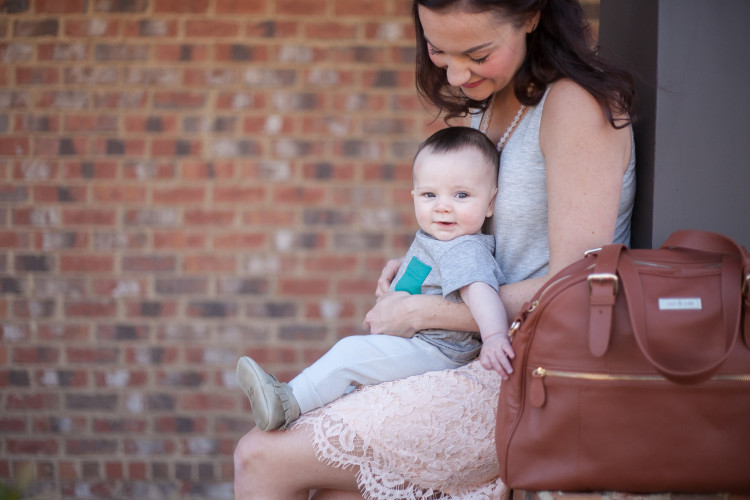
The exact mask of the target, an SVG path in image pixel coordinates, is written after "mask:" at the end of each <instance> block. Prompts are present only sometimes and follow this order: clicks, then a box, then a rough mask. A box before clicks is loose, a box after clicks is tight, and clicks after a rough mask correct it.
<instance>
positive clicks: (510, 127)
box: [479, 94, 526, 153]
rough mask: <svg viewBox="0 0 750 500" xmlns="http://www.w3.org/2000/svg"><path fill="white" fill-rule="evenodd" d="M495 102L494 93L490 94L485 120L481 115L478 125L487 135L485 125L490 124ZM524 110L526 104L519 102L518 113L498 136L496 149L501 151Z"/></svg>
mask: <svg viewBox="0 0 750 500" xmlns="http://www.w3.org/2000/svg"><path fill="white" fill-rule="evenodd" d="M494 103H495V94H492V97H490V102H489V103H488V104H487V113H486V118H487V119H486V120H484V118H485V117H482V125H481V126H480V127H479V130H480V132H482V133H483V134H485V135H487V127H489V125H490V120H492V108H493V104H494ZM524 111H526V106H525V105H524V104H521V107H520V108H518V113H516V116H515V117H514V118H513V121H512V122H511V123H510V125H508V128H507V129H505V133H504V134H503V136H502V137H501V138H500V140H499V141H498V142H497V150H498V151H499V152H501V153H502V151H503V148H504V147H505V143H506V142H508V139H510V136H511V135H513V131H514V130H515V129H516V126H517V125H518V122H519V121H520V120H521V116H523V112H524Z"/></svg>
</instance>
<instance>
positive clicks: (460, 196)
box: [456, 192, 469, 200]
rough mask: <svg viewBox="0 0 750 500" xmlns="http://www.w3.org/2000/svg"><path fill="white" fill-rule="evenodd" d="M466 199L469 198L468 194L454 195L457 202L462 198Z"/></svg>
mask: <svg viewBox="0 0 750 500" xmlns="http://www.w3.org/2000/svg"><path fill="white" fill-rule="evenodd" d="M468 197H469V193H464V192H461V193H456V198H458V199H459V200H463V199H464V198H468Z"/></svg>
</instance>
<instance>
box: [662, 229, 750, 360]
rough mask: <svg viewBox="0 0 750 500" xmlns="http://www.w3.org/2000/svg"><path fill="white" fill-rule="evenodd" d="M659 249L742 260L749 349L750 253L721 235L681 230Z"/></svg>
mask: <svg viewBox="0 0 750 500" xmlns="http://www.w3.org/2000/svg"><path fill="white" fill-rule="evenodd" d="M661 248H684V249H690V250H700V251H703V252H714V253H725V254H732V255H739V256H740V258H741V259H742V285H741V286H742V296H743V298H744V311H745V313H744V317H745V321H744V324H743V325H742V332H743V338H744V341H745V345H746V346H747V347H748V348H750V253H749V252H748V251H747V250H746V249H745V248H744V247H743V246H741V245H740V244H739V243H737V242H736V241H734V240H733V239H732V238H730V237H728V236H724V235H723V234H718V233H711V232H709V231H696V230H691V229H683V230H680V231H675V232H674V233H672V234H671V235H670V236H669V238H667V240H666V241H665V242H664V244H663V245H662V246H661Z"/></svg>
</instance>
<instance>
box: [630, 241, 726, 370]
mask: <svg viewBox="0 0 750 500" xmlns="http://www.w3.org/2000/svg"><path fill="white" fill-rule="evenodd" d="M618 271H619V274H620V277H621V279H622V281H623V287H622V288H623V289H624V292H625V298H626V299H627V304H628V311H629V313H630V320H631V325H632V327H633V333H634V336H635V339H636V342H637V344H638V347H639V348H640V350H641V352H642V353H643V355H644V356H645V357H646V359H647V360H648V361H649V363H651V365H652V366H653V367H654V368H656V369H657V370H658V371H659V373H661V374H662V375H664V377H666V378H667V379H668V380H671V381H673V382H677V383H681V384H692V383H697V382H701V381H704V380H706V379H708V378H709V377H711V376H712V375H713V374H714V373H715V372H716V371H717V370H718V369H719V368H720V367H721V365H722V364H723V363H724V362H725V361H726V360H727V358H729V356H730V354H731V353H732V349H733V348H734V346H735V345H736V343H737V339H738V337H739V331H740V328H739V326H740V324H739V322H740V312H741V311H740V309H741V307H740V304H741V301H740V300H733V299H732V297H733V296H735V297H737V299H740V297H739V294H738V293H737V288H736V287H737V282H736V280H737V276H739V274H740V272H741V264H740V261H739V259H737V258H736V257H735V256H733V255H725V256H724V258H723V259H722V273H721V293H722V299H723V300H722V302H723V304H724V307H723V308H722V309H723V312H724V326H725V334H726V338H727V339H726V343H725V350H724V352H723V353H721V355H719V356H718V357H717V358H716V359H713V360H709V362H708V363H706V364H705V365H704V366H700V367H698V368H696V369H694V370H685V371H680V370H674V369H672V368H669V367H668V366H667V365H666V363H664V362H662V361H659V360H657V359H656V358H654V356H653V355H652V354H651V352H649V349H648V342H647V340H646V329H647V327H646V314H645V311H644V307H643V302H642V300H641V295H642V293H641V292H640V290H641V283H640V278H639V277H638V272H637V271H636V269H635V265H634V264H633V261H632V259H631V258H630V256H629V255H627V254H625V253H623V254H622V255H621V256H620V263H619V266H618Z"/></svg>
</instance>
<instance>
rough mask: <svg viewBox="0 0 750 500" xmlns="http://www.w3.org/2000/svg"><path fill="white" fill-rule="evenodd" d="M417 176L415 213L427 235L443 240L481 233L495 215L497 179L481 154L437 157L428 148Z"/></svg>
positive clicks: (420, 159)
mask: <svg viewBox="0 0 750 500" xmlns="http://www.w3.org/2000/svg"><path fill="white" fill-rule="evenodd" d="M413 175H414V189H413V190H412V192H411V194H412V197H413V198H414V212H415V214H416V217H417V223H418V224H419V227H420V228H421V229H422V230H423V231H424V232H426V233H428V234H430V235H432V237H434V238H436V239H438V240H441V241H448V240H452V239H453V238H456V237H458V236H464V235H467V234H476V233H479V232H481V230H482V224H483V223H484V220H485V218H486V217H489V216H491V215H492V209H493V205H494V202H495V194H496V193H497V187H496V183H497V179H496V178H495V175H494V171H493V169H492V168H491V167H490V166H488V165H487V163H486V160H485V159H484V157H483V156H482V155H481V154H480V153H479V151H477V150H476V149H473V148H464V149H462V150H459V151H452V152H450V153H441V154H434V153H433V152H432V150H431V148H425V149H424V150H422V151H421V152H420V153H419V155H417V158H416V160H415V161H414V174H413Z"/></svg>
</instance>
